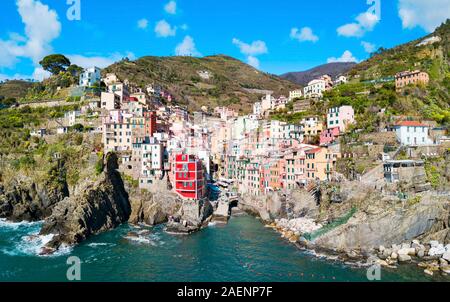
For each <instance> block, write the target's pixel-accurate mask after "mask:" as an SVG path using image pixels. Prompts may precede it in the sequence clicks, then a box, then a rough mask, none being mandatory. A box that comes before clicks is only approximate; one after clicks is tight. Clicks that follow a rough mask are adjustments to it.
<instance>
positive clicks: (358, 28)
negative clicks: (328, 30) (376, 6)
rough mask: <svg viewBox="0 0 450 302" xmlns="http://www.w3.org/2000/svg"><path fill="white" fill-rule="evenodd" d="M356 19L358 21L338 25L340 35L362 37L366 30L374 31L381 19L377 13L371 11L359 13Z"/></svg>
mask: <svg viewBox="0 0 450 302" xmlns="http://www.w3.org/2000/svg"><path fill="white" fill-rule="evenodd" d="M355 20H356V21H357V22H353V23H348V24H345V25H342V26H340V27H338V29H337V33H338V35H339V36H344V37H362V36H364V34H365V33H366V32H368V31H372V30H373V29H374V27H375V25H377V23H378V22H379V21H380V19H379V18H378V16H377V15H375V14H373V13H369V12H365V13H361V14H359V15H358V16H357V17H356V19H355Z"/></svg>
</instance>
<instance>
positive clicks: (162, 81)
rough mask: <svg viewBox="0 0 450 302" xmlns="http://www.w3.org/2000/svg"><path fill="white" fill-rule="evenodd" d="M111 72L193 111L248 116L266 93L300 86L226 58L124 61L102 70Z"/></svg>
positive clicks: (170, 58)
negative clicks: (225, 110)
mask: <svg viewBox="0 0 450 302" xmlns="http://www.w3.org/2000/svg"><path fill="white" fill-rule="evenodd" d="M109 72H112V73H115V74H116V75H117V76H118V77H119V79H121V80H125V79H128V80H129V81H130V82H131V83H133V84H136V85H139V86H143V87H145V86H146V85H148V84H155V85H159V86H161V87H162V88H163V89H164V90H166V91H168V92H169V93H170V94H172V95H173V96H174V97H175V100H176V101H177V103H179V104H182V105H187V106H188V108H189V109H190V110H199V109H200V108H201V106H208V107H209V108H214V107H216V106H229V107H230V108H233V109H235V110H238V111H240V112H241V113H248V112H251V109H252V106H253V103H254V102H256V101H257V100H259V99H260V98H261V97H262V95H263V94H265V93H266V92H267V91H273V93H274V94H275V95H281V94H283V95H288V94H289V91H290V90H294V89H297V88H299V87H300V86H299V85H296V84H294V83H292V82H290V81H287V80H285V79H282V78H280V77H278V76H275V75H271V74H268V73H265V72H262V71H259V70H257V69H255V68H253V67H251V66H250V65H247V64H245V63H243V62H241V61H239V60H237V59H234V58H232V57H229V56H225V55H215V56H208V57H204V58H194V57H181V56H177V57H151V56H148V57H142V58H140V59H138V60H136V61H128V60H123V61H121V62H118V63H115V64H113V65H111V66H109V67H107V68H106V69H104V70H103V73H104V74H105V73H109Z"/></svg>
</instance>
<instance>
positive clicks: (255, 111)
mask: <svg viewBox="0 0 450 302" xmlns="http://www.w3.org/2000/svg"><path fill="white" fill-rule="evenodd" d="M253 114H254V115H257V116H261V114H262V106H261V102H256V103H255V104H253Z"/></svg>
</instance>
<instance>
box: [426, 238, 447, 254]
mask: <svg viewBox="0 0 450 302" xmlns="http://www.w3.org/2000/svg"><path fill="white" fill-rule="evenodd" d="M433 243H434V242H433ZM430 244H431V242H430ZM445 252H446V251H445V247H444V245H442V244H440V243H434V244H431V248H430V250H429V251H428V255H430V256H432V257H433V256H440V255H443V254H444V253H445Z"/></svg>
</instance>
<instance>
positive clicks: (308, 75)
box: [280, 62, 356, 86]
mask: <svg viewBox="0 0 450 302" xmlns="http://www.w3.org/2000/svg"><path fill="white" fill-rule="evenodd" d="M355 65H356V63H352V62H346V63H340V62H336V63H328V64H324V65H320V66H317V67H314V68H312V69H309V70H306V71H300V72H289V73H285V74H283V75H281V76H280V77H281V78H283V79H286V80H289V81H291V82H294V83H297V84H299V85H302V86H306V85H307V84H308V82H310V81H312V80H314V79H315V78H317V77H320V76H322V75H324V74H329V75H330V76H331V77H332V78H333V79H334V78H335V77H337V76H338V75H341V74H345V73H347V72H348V71H349V70H350V69H352V68H353V67H354V66H355Z"/></svg>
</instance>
